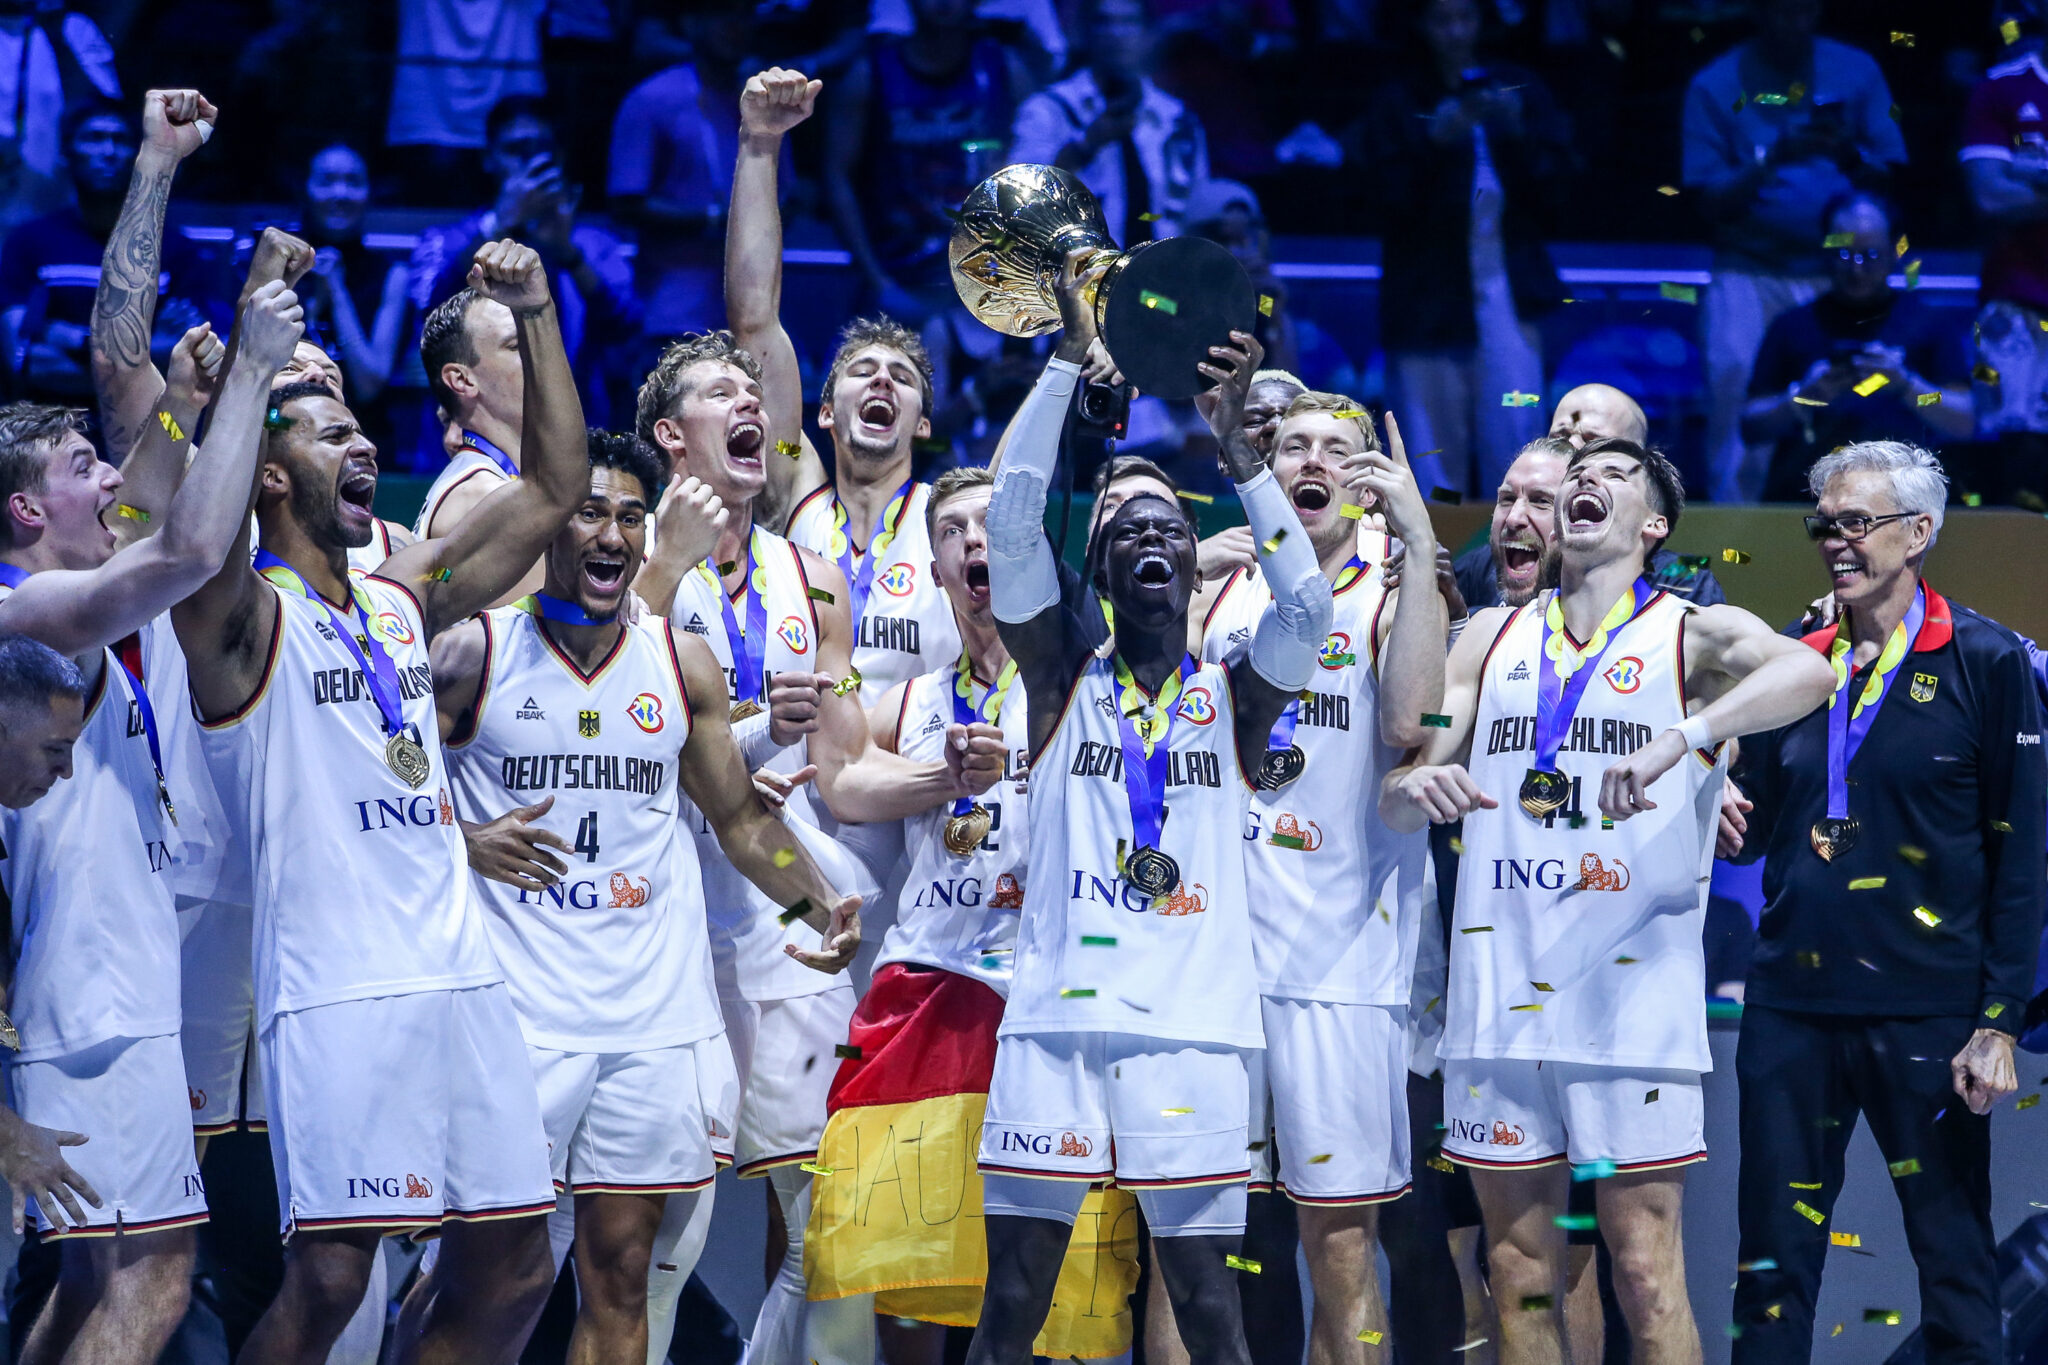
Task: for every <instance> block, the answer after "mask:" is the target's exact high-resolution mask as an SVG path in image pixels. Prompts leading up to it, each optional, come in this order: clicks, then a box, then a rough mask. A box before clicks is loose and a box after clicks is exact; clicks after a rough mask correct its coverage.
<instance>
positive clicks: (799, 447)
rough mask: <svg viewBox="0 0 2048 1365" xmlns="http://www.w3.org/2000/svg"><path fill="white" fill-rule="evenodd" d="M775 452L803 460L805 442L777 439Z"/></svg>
mask: <svg viewBox="0 0 2048 1365" xmlns="http://www.w3.org/2000/svg"><path fill="white" fill-rule="evenodd" d="M775 453H776V454H777V455H787V456H789V458H790V459H792V460H801V459H802V458H803V457H804V443H803V442H802V441H777V442H776V443H775Z"/></svg>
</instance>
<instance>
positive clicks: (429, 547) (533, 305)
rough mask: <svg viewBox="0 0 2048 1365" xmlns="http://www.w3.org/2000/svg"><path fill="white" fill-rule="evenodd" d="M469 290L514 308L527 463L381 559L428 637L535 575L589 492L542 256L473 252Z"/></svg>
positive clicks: (496, 245) (499, 247)
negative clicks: (419, 612) (428, 534)
mask: <svg viewBox="0 0 2048 1365" xmlns="http://www.w3.org/2000/svg"><path fill="white" fill-rule="evenodd" d="M469 284H470V287H471V288H473V289H475V290H476V291H477V292H478V293H479V294H481V295H483V296H484V297H486V298H490V299H495V300H496V301H497V302H499V303H502V304H504V305H505V306H506V307H507V308H509V309H511V310H512V317H513V321H514V324H515V325H516V326H517V327H518V329H519V361H520V369H521V380H522V382H523V384H524V385H525V389H524V393H525V401H524V403H523V404H522V408H521V414H522V415H521V425H520V433H519V450H520V455H521V458H522V464H521V467H520V477H519V479H518V480H517V481H515V482H508V483H506V484H505V485H504V486H503V487H501V488H499V489H497V490H496V491H495V492H493V493H492V494H491V495H490V496H489V497H487V498H485V499H484V500H483V501H481V502H479V503H478V504H477V506H476V508H475V509H474V510H473V511H472V512H471V513H470V514H469V515H468V516H466V517H464V518H463V519H462V521H461V522H460V523H459V524H458V525H457V526H456V527H455V530H454V532H453V533H452V534H450V535H449V536H447V537H445V538H443V539H439V540H428V541H422V542H421V543H420V544H418V545H414V546H411V547H409V548H407V549H405V550H402V551H400V552H399V553H397V554H395V555H393V556H392V557H391V558H390V559H388V560H386V561H385V563H384V567H383V568H382V570H381V571H380V572H381V574H382V576H383V577H386V578H390V579H392V580H393V581H395V582H399V583H403V584H405V585H406V586H407V587H409V588H412V589H413V591H414V592H415V593H417V594H418V595H419V598H420V605H421V607H422V609H423V611H424V614H425V616H426V625H427V633H428V634H429V635H435V634H439V633H440V632H441V631H442V630H445V629H446V628H447V627H449V626H450V625H453V624H454V623H455V622H458V621H460V620H462V619H463V618H464V617H466V616H469V615H471V614H472V613H475V612H478V611H481V610H483V609H484V608H485V607H487V606H489V605H490V604H491V603H492V602H495V601H497V600H499V599H500V598H501V597H502V596H503V595H504V594H505V591H506V590H507V589H509V588H511V587H512V586H513V585H515V584H517V583H518V582H519V581H520V580H521V579H522V578H525V577H526V576H527V575H528V574H530V573H532V572H533V568H534V565H535V563H536V562H537V561H538V560H539V559H540V557H541V554H542V553H543V552H544V551H545V550H546V549H547V546H548V542H549V541H550V540H552V539H554V536H555V534H556V532H558V531H560V530H561V529H562V527H563V525H564V524H565V523H567V522H568V520H569V518H570V517H571V516H573V515H575V512H576V509H577V508H578V507H580V506H582V505H583V500H584V498H585V497H586V496H587V495H588V494H589V492H590V463H589V455H588V446H587V444H586V438H585V435H584V428H583V402H582V400H581V399H580V398H579V397H578V396H577V394H576V377H575V375H574V374H572V373H571V372H570V369H569V355H568V351H567V350H566V349H565V348H564V347H563V344H562V328H561V321H560V318H559V317H558V315H557V314H556V311H555V302H554V299H553V298H552V297H551V296H550V294H549V292H548V274H547V267H546V266H544V265H542V264H541V259H540V254H539V253H538V252H536V251H535V250H534V249H533V248H532V247H529V246H521V245H520V244H519V243H517V242H514V241H510V240H506V241H501V242H490V243H487V244H486V245H484V246H483V247H481V248H479V249H478V251H477V253H476V262H475V264H474V265H472V266H471V267H470V272H469Z"/></svg>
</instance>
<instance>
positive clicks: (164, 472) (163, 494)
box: [110, 322, 228, 546]
mask: <svg viewBox="0 0 2048 1365" xmlns="http://www.w3.org/2000/svg"><path fill="white" fill-rule="evenodd" d="M227 354H228V348H227V343H225V342H223V341H222V340H221V339H220V338H219V337H217V336H215V335H214V334H213V324H212V323H210V322H202V323H200V324H199V325H198V326H197V327H194V328H192V329H191V330H190V331H188V332H186V333H185V335H184V336H183V337H181V338H179V340H178V344H177V346H176V347H175V348H174V349H173V350H172V351H171V373H170V378H169V380H168V381H167V382H166V383H165V384H164V387H163V391H162V392H161V393H160V394H158V395H157V399H156V401H155V402H154V403H152V404H151V405H150V410H149V416H148V418H147V420H145V421H144V422H143V424H142V428H141V430H140V431H139V432H138V433H137V435H136V438H135V442H134V444H133V445H131V446H130V447H129V449H128V458H127V459H125V460H123V461H122V462H121V502H120V506H119V509H118V512H119V514H118V515H117V516H115V517H113V518H111V519H110V521H111V529H112V531H113V532H114V541H115V543H116V544H118V545H124V546H125V545H132V544H134V543H135V542H136V541H138V540H146V539H147V538H149V537H150V536H152V535H155V534H156V529H157V527H158V526H160V525H162V524H163V521H164V518H165V517H166V516H167V515H169V513H170V510H171V499H172V498H174V497H176V496H177V493H178V484H179V482H180V481H181V480H183V479H184V477H185V465H186V460H187V457H188V456H189V455H190V453H191V450H192V438H193V436H194V435H195V434H196V433H197V432H198V430H199V415H200V413H202V412H204V411H205V410H206V405H207V404H208V403H210V402H212V401H213V395H214V390H215V389H217V388H218V387H219V385H220V377H221V368H222V365H223V363H224V362H225V361H226V360H227Z"/></svg>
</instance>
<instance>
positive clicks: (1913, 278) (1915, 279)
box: [1906, 261, 1920, 289]
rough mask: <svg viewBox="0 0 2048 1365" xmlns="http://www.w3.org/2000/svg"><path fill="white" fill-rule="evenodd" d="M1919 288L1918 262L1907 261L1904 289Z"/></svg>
mask: <svg viewBox="0 0 2048 1365" xmlns="http://www.w3.org/2000/svg"><path fill="white" fill-rule="evenodd" d="M1919 287H1920V262H1918V261H1908V262H1906V288H1908V289H1918V288H1919Z"/></svg>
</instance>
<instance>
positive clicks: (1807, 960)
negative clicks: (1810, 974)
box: [1797, 951, 1820, 968]
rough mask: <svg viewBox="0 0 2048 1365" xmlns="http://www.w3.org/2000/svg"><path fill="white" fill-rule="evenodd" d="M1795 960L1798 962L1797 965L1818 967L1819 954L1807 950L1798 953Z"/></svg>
mask: <svg viewBox="0 0 2048 1365" xmlns="http://www.w3.org/2000/svg"><path fill="white" fill-rule="evenodd" d="M1797 960H1798V962H1799V965H1800V966H1802V967H1814V968H1818V967H1819V966H1820V954H1819V953H1816V952H1812V951H1808V952H1803V953H1800V954H1799V955H1798V959H1797Z"/></svg>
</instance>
